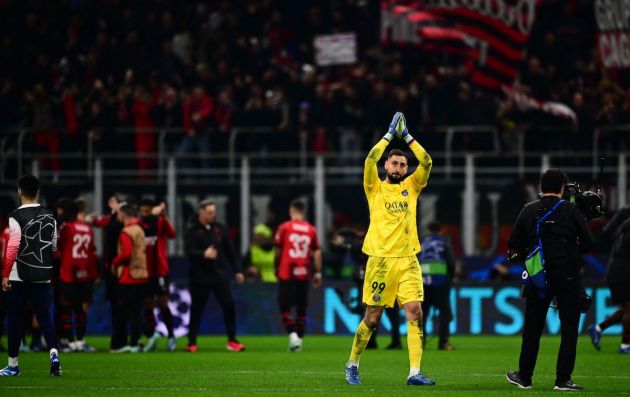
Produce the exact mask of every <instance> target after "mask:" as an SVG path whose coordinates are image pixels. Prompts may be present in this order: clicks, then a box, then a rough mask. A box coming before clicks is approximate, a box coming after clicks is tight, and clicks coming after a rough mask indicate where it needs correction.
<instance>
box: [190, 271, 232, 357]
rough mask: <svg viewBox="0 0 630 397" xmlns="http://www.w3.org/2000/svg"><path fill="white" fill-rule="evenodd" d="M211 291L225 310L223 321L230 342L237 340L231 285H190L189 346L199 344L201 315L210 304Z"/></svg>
mask: <svg viewBox="0 0 630 397" xmlns="http://www.w3.org/2000/svg"><path fill="white" fill-rule="evenodd" d="M210 291H212V293H213V294H214V296H215V297H216V298H217V301H218V302H219V305H220V306H221V309H222V310H223V321H224V323H225V330H226V333H227V337H228V340H235V339H236V306H235V305H234V298H233V297H232V290H231V289H230V283H220V284H207V285H202V284H193V283H191V284H190V298H191V301H192V302H191V304H190V325H189V327H188V345H196V344H197V333H198V332H199V324H201V314H202V313H203V309H204V308H205V307H206V303H208V297H209V296H210Z"/></svg>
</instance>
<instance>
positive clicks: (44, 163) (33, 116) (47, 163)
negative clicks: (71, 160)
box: [26, 82, 61, 177]
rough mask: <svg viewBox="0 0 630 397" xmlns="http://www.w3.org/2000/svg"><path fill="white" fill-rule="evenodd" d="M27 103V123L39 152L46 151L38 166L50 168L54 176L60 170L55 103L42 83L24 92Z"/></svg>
mask: <svg viewBox="0 0 630 397" xmlns="http://www.w3.org/2000/svg"><path fill="white" fill-rule="evenodd" d="M26 101H27V103H28V115H29V117H28V125H29V127H30V128H31V130H32V132H33V134H34V136H35V143H36V144H37V147H38V149H39V151H40V152H41V153H46V155H43V156H42V157H41V158H40V167H42V168H44V169H49V170H52V171H53V173H54V174H55V176H56V177H58V174H59V171H60V168H61V167H60V165H59V159H58V158H57V153H59V134H58V131H56V130H55V120H54V113H55V110H56V109H55V104H54V103H53V100H52V97H51V96H49V95H48V93H47V92H46V88H45V87H44V84H43V83H41V82H40V83H37V84H35V86H34V87H33V91H32V92H27V93H26Z"/></svg>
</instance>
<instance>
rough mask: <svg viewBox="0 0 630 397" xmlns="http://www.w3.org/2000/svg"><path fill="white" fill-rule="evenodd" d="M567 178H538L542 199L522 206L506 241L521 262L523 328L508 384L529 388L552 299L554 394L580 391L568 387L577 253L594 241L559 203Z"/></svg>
mask: <svg viewBox="0 0 630 397" xmlns="http://www.w3.org/2000/svg"><path fill="white" fill-rule="evenodd" d="M567 182H568V177H567V175H566V174H565V173H564V171H562V170H558V169H550V170H548V171H546V172H545V173H544V174H543V175H542V177H541V178H540V190H541V191H542V195H541V196H540V198H539V199H538V200H536V201H533V202H531V203H528V204H527V205H525V207H524V208H523V210H522V211H521V213H520V214H519V216H518V218H517V219H516V222H515V224H514V228H513V230H512V234H511V236H510V239H509V241H508V248H509V251H508V256H509V257H511V258H512V259H511V261H512V262H514V261H515V258H519V259H520V260H518V259H517V260H516V261H518V262H521V263H524V265H525V268H524V270H523V284H524V293H523V295H524V297H525V326H524V328H523V338H522V345H521V354H520V358H519V370H518V371H510V372H508V373H507V380H508V382H510V383H511V384H514V385H516V386H518V387H519V388H523V389H529V388H531V386H532V376H533V374H534V367H535V366H536V358H537V356H538V349H539V347H540V337H541V335H542V332H543V329H544V327H545V319H546V318H547V311H548V310H549V306H550V304H551V302H552V301H555V303H556V304H557V309H558V312H559V317H560V324H561V325H560V327H561V341H560V350H559V352H558V361H557V366H556V382H555V385H554V390H582V387H581V386H580V385H577V384H575V383H573V381H572V380H571V374H572V372H573V369H574V366H575V357H576V348H577V340H578V325H579V320H580V311H581V310H583V309H584V306H585V301H587V300H588V297H587V295H585V293H584V288H583V287H582V280H581V278H580V270H581V267H582V264H583V261H582V258H581V255H582V254H584V253H587V252H588V251H590V250H591V249H592V248H593V239H592V237H591V234H590V232H589V230H588V228H587V226H586V221H585V218H584V216H583V214H582V213H581V212H580V210H579V209H578V208H577V206H575V205H574V204H573V203H572V202H570V201H565V200H563V199H562V197H563V195H564V189H565V185H566V184H567Z"/></svg>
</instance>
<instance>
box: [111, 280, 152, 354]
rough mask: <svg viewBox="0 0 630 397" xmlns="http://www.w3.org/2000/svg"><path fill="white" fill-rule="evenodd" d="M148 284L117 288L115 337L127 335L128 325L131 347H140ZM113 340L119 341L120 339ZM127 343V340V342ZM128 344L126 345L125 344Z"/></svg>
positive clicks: (121, 285)
mask: <svg viewBox="0 0 630 397" xmlns="http://www.w3.org/2000/svg"><path fill="white" fill-rule="evenodd" d="M145 290H146V284H118V286H117V287H116V305H117V310H118V313H116V316H119V317H118V320H117V321H116V327H118V328H115V329H113V333H114V334H113V335H116V336H119V335H122V334H125V333H126V329H127V325H129V327H130V331H131V333H130V339H129V345H130V346H132V347H133V346H138V340H139V339H140V334H141V333H142V330H143V329H144V297H145V295H146V293H145ZM112 339H118V340H120V339H119V338H118V337H117V338H114V336H112ZM124 342H126V338H125V341H124ZM125 344H126V343H125Z"/></svg>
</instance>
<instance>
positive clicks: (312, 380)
mask: <svg viewBox="0 0 630 397" xmlns="http://www.w3.org/2000/svg"><path fill="white" fill-rule="evenodd" d="M403 340H404V337H403ZM241 341H242V342H243V343H245V344H246V345H247V351H246V352H243V353H233V352H228V351H226V350H225V339H224V338H223V337H216V336H212V337H202V338H200V340H199V347H200V350H199V351H198V352H197V353H194V354H191V353H187V352H185V351H183V347H184V345H185V340H184V339H180V340H178V351H176V352H173V353H168V352H166V351H165V349H166V346H165V345H166V340H165V339H162V340H161V341H160V343H159V345H158V351H157V352H154V353H146V354H129V353H127V354H122V355H116V354H109V353H104V352H103V353H93V354H88V353H69V354H62V355H61V360H62V367H63V377H61V378H51V377H49V376H48V361H47V355H46V354H44V353H30V354H22V355H21V356H20V369H21V371H22V376H20V377H15V378H9V377H7V378H0V396H19V395H24V396H34V395H38V396H52V395H62V396H77V397H78V396H97V395H116V396H126V395H148V396H182V395H199V396H249V397H252V396H315V395H317V396H333V395H334V396H337V395H341V396H363V395H373V396H416V395H420V394H426V395H429V394H430V395H435V396H483V397H491V396H511V395H514V396H516V395H519V396H523V395H536V396H543V395H549V396H551V395H556V396H557V395H558V394H559V393H562V392H554V391H553V390H552V389H553V382H554V374H555V363H556V354H557V351H558V345H559V341H560V339H559V338H558V337H551V336H545V337H543V339H542V342H541V349H540V354H539V356H538V365H537V368H536V374H535V376H534V388H533V389H532V390H519V389H517V388H516V387H514V386H512V385H509V384H508V383H507V382H506V380H505V371H506V370H508V369H514V368H515V367H516V364H517V361H518V353H519V346H520V337H516V336H514V337H491V336H455V337H453V338H452V342H453V344H455V347H456V350H455V351H450V352H445V351H438V350H437V348H436V344H437V341H436V340H435V339H431V340H429V341H428V344H427V348H426V349H425V353H424V358H423V361H422V369H423V372H424V373H425V374H426V375H427V376H428V377H431V378H433V379H435V380H436V381H437V385H436V386H433V387H417V386H415V387H414V386H407V385H406V384H405V379H406V375H407V371H408V359H407V351H406V350H397V351H388V350H385V349H384V348H383V347H384V346H385V345H386V344H387V343H388V338H387V336H385V335H383V336H381V337H379V344H380V346H381V348H379V349H378V350H368V351H366V352H365V353H364V355H363V357H362V359H361V381H362V382H363V384H362V385H360V386H350V385H347V384H346V383H345V379H344V375H343V365H344V363H345V361H346V359H347V357H348V352H349V349H350V345H351V343H352V338H351V337H349V336H344V337H340V336H308V335H307V336H306V338H305V339H304V351H302V352H300V353H289V352H287V351H286V347H287V338H286V337H281V336H243V337H242V338H241ZM90 342H91V343H93V344H94V345H95V346H96V347H98V348H100V349H101V351H104V349H105V347H106V346H107V339H106V338H103V337H99V338H95V337H93V338H91V339H90ZM602 345H603V349H602V351H601V352H597V351H595V349H594V348H593V347H592V346H591V343H590V340H589V339H588V337H586V336H581V337H580V340H579V345H578V356H577V363H576V368H575V372H574V375H573V379H574V381H575V382H576V383H579V384H581V385H582V386H584V388H585V390H584V391H583V392H582V393H581V394H583V395H590V396H606V397H608V396H619V395H630V356H624V355H621V354H619V353H617V348H618V346H619V337H617V336H615V337H612V336H610V337H604V339H603V341H602ZM2 360H3V361H4V358H3V359H2Z"/></svg>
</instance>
